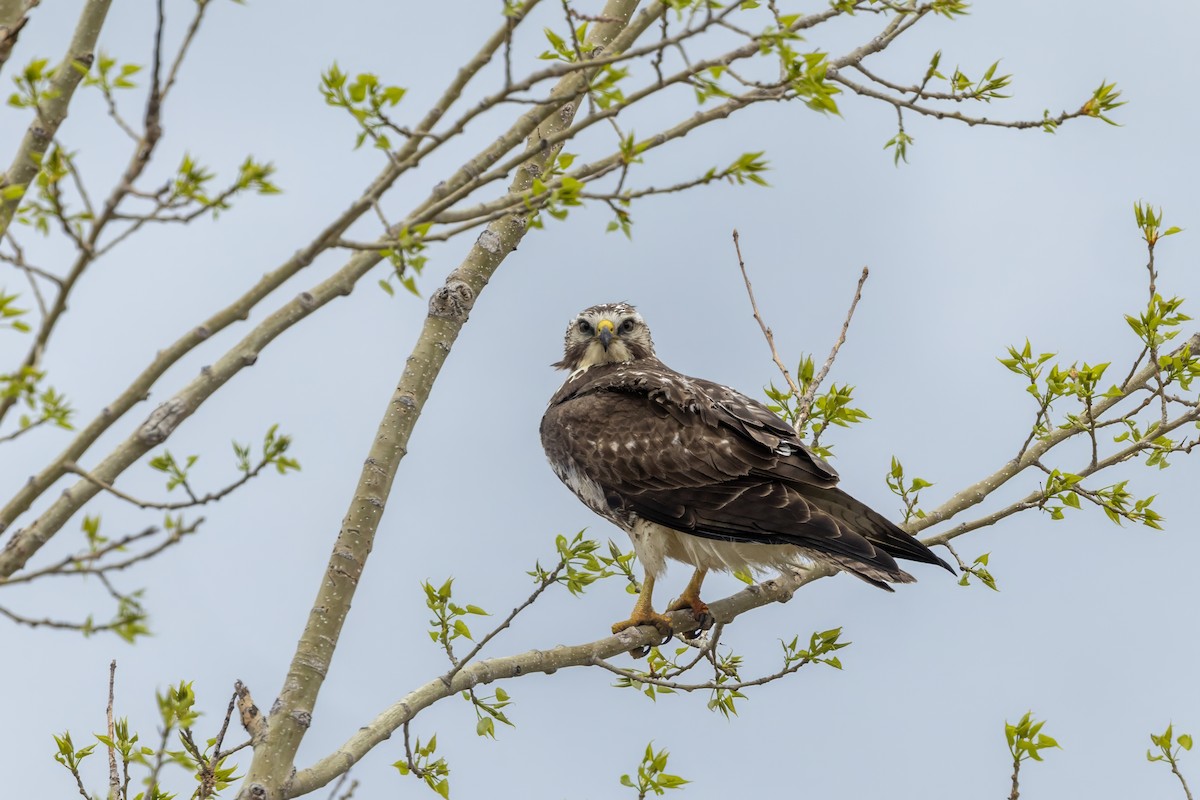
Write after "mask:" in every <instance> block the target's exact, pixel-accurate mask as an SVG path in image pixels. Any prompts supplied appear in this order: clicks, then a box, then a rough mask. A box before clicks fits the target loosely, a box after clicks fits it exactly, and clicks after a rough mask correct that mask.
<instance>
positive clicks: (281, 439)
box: [188, 425, 300, 475]
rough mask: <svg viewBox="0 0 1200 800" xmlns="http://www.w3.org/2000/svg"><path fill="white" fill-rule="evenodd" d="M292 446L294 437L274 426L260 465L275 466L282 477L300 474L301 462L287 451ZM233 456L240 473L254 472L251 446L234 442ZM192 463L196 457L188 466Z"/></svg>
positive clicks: (264, 448) (268, 434)
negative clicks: (288, 474) (293, 472)
mask: <svg viewBox="0 0 1200 800" xmlns="http://www.w3.org/2000/svg"><path fill="white" fill-rule="evenodd" d="M291 446H292V437H291V436H288V435H287V434H283V433H279V426H278V425H272V426H271V427H270V428H268V429H267V432H266V434H265V435H264V436H263V443H262V454H261V456H260V457H259V464H261V465H264V466H270V465H271V464H274V465H275V471H276V472H278V473H279V474H280V475H286V474H287V473H288V472H290V471H297V472H298V471H299V470H300V462H299V461H297V460H296V459H294V458H292V457H291V456H289V455H287V451H288V449H289V448H290V447H291ZM233 454H234V456H235V457H236V458H237V468H238V471H239V472H241V473H243V474H246V475H248V474H250V473H251V472H252V471H253V470H254V467H253V466H252V465H251V464H250V445H248V444H238V443H237V442H234V443H233ZM192 463H195V458H194V457H192V460H191V461H190V462H189V464H188V466H191V464H192Z"/></svg>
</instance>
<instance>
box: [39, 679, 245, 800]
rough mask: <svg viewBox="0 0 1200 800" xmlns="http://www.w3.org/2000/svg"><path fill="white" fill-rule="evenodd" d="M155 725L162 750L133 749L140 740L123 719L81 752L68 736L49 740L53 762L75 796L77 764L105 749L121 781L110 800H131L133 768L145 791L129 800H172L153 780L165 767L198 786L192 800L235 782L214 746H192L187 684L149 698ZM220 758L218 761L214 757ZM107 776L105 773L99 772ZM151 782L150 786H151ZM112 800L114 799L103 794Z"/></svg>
mask: <svg viewBox="0 0 1200 800" xmlns="http://www.w3.org/2000/svg"><path fill="white" fill-rule="evenodd" d="M155 697H156V700H157V705H158V713H159V720H160V727H159V734H160V736H161V742H162V745H161V746H160V747H159V748H154V747H148V746H146V745H144V744H139V740H140V736H139V734H138V733H137V732H136V731H133V730H131V729H130V725H129V720H128V719H127V718H125V717H122V718H120V719H117V720H114V722H113V735H112V736H111V737H110V736H107V735H105V734H99V733H97V734H94V737H95V739H96V741H95V742H94V743H92V744H90V745H87V746H86V747H82V748H79V749H76V748H75V744H74V742H73V741H72V739H71V733H70V731H66V732H64V733H63V734H62V735H61V736H55V737H54V742H55V746H56V748H57V752H56V753H55V754H54V760H55V761H57V762H58V763H60V764H62V765H63V766H64V767H65V768H66V769H67V770H68V771H70V772H71V774H72V775H73V776H74V777H75V781H76V784H77V785H78V787H79V789H80V791H81V792H84V793H85V795H86V792H85V790H84V788H83V787H84V785H85V784H84V779H83V775H82V772H81V765H82V763H83V761H84V760H85V759H86V758H88V757H89V756H91V755H92V754H93V751H94V750H95V749H96V747H97V745H103V746H104V747H105V748H108V749H111V750H112V752H113V753H114V754H115V755H116V757H117V761H118V765H119V767H120V770H119V772H120V774H121V775H122V776H123V781H122V783H121V785H120V786H119V787H118V790H117V794H116V800H131V797H130V794H129V782H130V767H131V766H134V767H139V768H141V769H142V770H144V771H145V772H146V777H145V778H144V779H143V781H142V783H143V784H144V785H145V786H146V787H147V790H146V791H144V792H140V793H138V794H137V795H136V796H135V797H133V798H132V800H173V798H175V796H176V795H175V794H172V793H170V792H167V791H165V790H164V789H163V788H162V786H161V783H160V782H159V781H158V780H157V778H158V775H159V772H160V770H161V767H162V766H163V765H165V764H175V765H177V766H179V767H182V768H183V769H184V770H186V771H187V772H189V773H191V774H192V775H193V776H194V778H195V779H196V781H197V782H198V783H199V784H200V786H199V787H198V788H197V789H196V791H195V792H194V793H193V794H192V798H193V800H207V799H208V798H213V797H217V796H218V795H219V794H220V792H222V791H223V790H225V789H226V788H228V787H229V785H230V784H231V783H232V782H233V781H235V780H237V779H238V777H239V776H238V775H236V774H235V773H236V772H237V767H236V766H227V765H226V762H227V760H228V757H229V756H228V754H218V753H216V752H214V751H215V748H216V745H217V742H216V740H215V739H209V740H208V741H207V745H206V746H205V747H204V748H201V747H200V746H199V745H197V744H196V741H195V735H194V728H195V726H196V723H197V721H198V720H199V718H200V712H198V711H197V710H196V708H195V706H196V695H195V692H194V691H193V689H192V684H191V683H190V682H186V681H180V682H179V684H178V685H177V686H172V687H170V688H168V689H167V691H166V692H165V693H156V694H155ZM173 734H174V735H175V736H177V737H178V740H179V742H180V745H181V749H178V750H175V749H171V748H169V747H167V743H168V742H169V741H170V740H171V737H172V735H173ZM217 756H220V757H217ZM105 772H106V773H107V770H105ZM152 782H153V785H151V784H152ZM107 796H108V797H110V798H112V797H114V795H112V794H108V795H107Z"/></svg>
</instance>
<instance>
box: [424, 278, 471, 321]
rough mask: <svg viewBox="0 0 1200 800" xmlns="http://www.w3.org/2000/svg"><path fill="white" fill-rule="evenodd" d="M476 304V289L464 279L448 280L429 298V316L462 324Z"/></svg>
mask: <svg viewBox="0 0 1200 800" xmlns="http://www.w3.org/2000/svg"><path fill="white" fill-rule="evenodd" d="M474 304H475V290H474V289H472V288H471V287H470V286H468V285H467V284H465V283H463V282H462V281H455V280H452V281H448V282H447V283H446V285H445V286H442V287H441V288H439V289H438V290H437V291H436V292H434V293H433V296H432V297H430V298H429V316H431V317H441V318H443V319H448V320H452V321H455V322H458V323H459V324H462V323H464V322H466V321H467V315H468V314H470V313H471V306H472V305H474Z"/></svg>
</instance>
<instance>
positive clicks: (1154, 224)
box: [1133, 201, 1183, 247]
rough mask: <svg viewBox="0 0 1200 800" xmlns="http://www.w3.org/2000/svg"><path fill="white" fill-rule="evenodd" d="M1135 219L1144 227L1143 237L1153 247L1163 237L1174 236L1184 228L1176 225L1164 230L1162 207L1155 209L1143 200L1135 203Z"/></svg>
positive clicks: (1138, 224)
mask: <svg viewBox="0 0 1200 800" xmlns="http://www.w3.org/2000/svg"><path fill="white" fill-rule="evenodd" d="M1133 219H1134V221H1135V222H1137V226H1138V227H1139V228H1141V229H1142V239H1143V240H1144V241H1145V242H1146V244H1148V245H1150V246H1151V247H1153V246H1154V245H1156V244H1158V240H1159V239H1161V238H1162V237H1164V236H1174V235H1175V234H1177V233H1179V232H1181V231H1182V230H1183V228H1180V227H1178V226H1175V225H1172V226H1171V227H1169V228H1167V229H1166V230H1162V220H1163V214H1162V208H1161V207H1160V208H1158V210H1155V208H1154V206H1152V205H1150V204H1149V203H1143V202H1141V201H1139V202H1136V203H1134V204H1133Z"/></svg>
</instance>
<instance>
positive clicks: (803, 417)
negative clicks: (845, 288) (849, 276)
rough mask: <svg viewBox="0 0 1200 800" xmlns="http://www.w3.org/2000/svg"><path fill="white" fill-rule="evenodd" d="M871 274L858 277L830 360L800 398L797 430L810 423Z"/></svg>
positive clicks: (863, 271)
mask: <svg viewBox="0 0 1200 800" xmlns="http://www.w3.org/2000/svg"><path fill="white" fill-rule="evenodd" d="M870 274H871V273H870V270H868V269H867V268H866V267H863V269H862V274H861V275H859V277H858V286H857V287H856V288H855V290H854V299H853V300H851V301H850V310H849V311H847V312H846V319H845V321H844V322H842V332H841V333H840V334H838V338H837V341H836V342H834V343H833V349H832V350H830V351H829V358H827V359H825V363H824V364H822V365H821V370H820V372H818V373H817V374H816V376H815V377H814V378H813V379H812V382H811V383H809V384H808V389H807V390H805V392H804V396H803V397H801V398H800V407H799V408H798V409H797V410H796V422H795V426H796V430H800V429H801V428H803V427H804V423H805V422H807V421H808V414H809V411H810V410H811V409H812V403H813V398H814V397H816V395H817V388H818V387H819V386H820V385H821V381H823V380H825V376H826V375H828V374H829V368H830V367H832V366H833V360H834V359H835V358H837V354H838V350H841V349H842V345H843V344H845V343H846V334H847V333H848V332H849V331H850V320H851V319H853V318H854V309H855V308H857V307H858V301H859V300H861V299H862V290H863V284H864V283H866V282H867V277H868V276H869V275H870Z"/></svg>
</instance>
